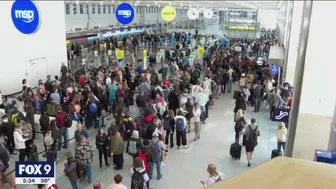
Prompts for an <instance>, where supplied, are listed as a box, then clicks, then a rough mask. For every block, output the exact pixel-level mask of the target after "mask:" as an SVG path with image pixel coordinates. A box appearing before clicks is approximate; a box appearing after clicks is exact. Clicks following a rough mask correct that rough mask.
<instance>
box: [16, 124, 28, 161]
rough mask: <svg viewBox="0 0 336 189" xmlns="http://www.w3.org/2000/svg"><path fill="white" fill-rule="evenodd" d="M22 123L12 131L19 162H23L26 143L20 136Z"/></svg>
mask: <svg viewBox="0 0 336 189" xmlns="http://www.w3.org/2000/svg"><path fill="white" fill-rule="evenodd" d="M22 127H23V125H22V123H19V124H18V125H17V127H16V128H15V130H14V143H15V149H17V150H19V152H20V154H19V161H25V157H26V156H27V153H26V143H25V142H26V141H27V140H28V139H24V138H23V135H22Z"/></svg>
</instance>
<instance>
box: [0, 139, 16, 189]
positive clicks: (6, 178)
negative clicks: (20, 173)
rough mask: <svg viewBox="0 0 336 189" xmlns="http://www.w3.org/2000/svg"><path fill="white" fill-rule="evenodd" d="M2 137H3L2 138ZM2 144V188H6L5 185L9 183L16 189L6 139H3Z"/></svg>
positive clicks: (0, 181) (0, 183)
mask: <svg viewBox="0 0 336 189" xmlns="http://www.w3.org/2000/svg"><path fill="white" fill-rule="evenodd" d="M0 137H1V136H0ZM0 140H1V142H0V161H1V162H2V163H1V164H0V188H4V185H5V183H8V185H9V186H10V188H11V189H15V186H14V180H13V177H12V175H11V173H10V171H11V170H10V169H9V156H8V152H7V149H6V146H5V141H4V138H2V137H1V139H0Z"/></svg>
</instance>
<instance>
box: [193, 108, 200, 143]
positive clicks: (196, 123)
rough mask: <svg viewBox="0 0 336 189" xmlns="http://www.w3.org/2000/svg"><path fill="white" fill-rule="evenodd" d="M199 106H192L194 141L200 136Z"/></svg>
mask: <svg viewBox="0 0 336 189" xmlns="http://www.w3.org/2000/svg"><path fill="white" fill-rule="evenodd" d="M201 113H202V111H201V107H199V106H196V107H195V106H194V108H193V119H194V132H195V141H196V140H199V139H200V138H201V136H200V132H201Z"/></svg>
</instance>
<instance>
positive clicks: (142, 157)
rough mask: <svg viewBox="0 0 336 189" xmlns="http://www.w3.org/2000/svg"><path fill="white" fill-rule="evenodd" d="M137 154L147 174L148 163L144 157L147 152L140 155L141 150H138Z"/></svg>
mask: <svg viewBox="0 0 336 189" xmlns="http://www.w3.org/2000/svg"><path fill="white" fill-rule="evenodd" d="M138 154H139V155H138V158H140V159H142V162H143V164H144V168H145V170H146V172H147V171H148V162H147V158H146V156H147V154H148V152H147V153H142V152H141V150H140V149H139V151H138Z"/></svg>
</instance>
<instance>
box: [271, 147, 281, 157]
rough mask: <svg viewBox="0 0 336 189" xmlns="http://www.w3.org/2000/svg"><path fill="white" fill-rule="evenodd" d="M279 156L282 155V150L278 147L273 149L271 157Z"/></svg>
mask: <svg viewBox="0 0 336 189" xmlns="http://www.w3.org/2000/svg"><path fill="white" fill-rule="evenodd" d="M278 156H282V152H281V150H277V149H274V150H272V155H271V159H273V158H275V157H278Z"/></svg>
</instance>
